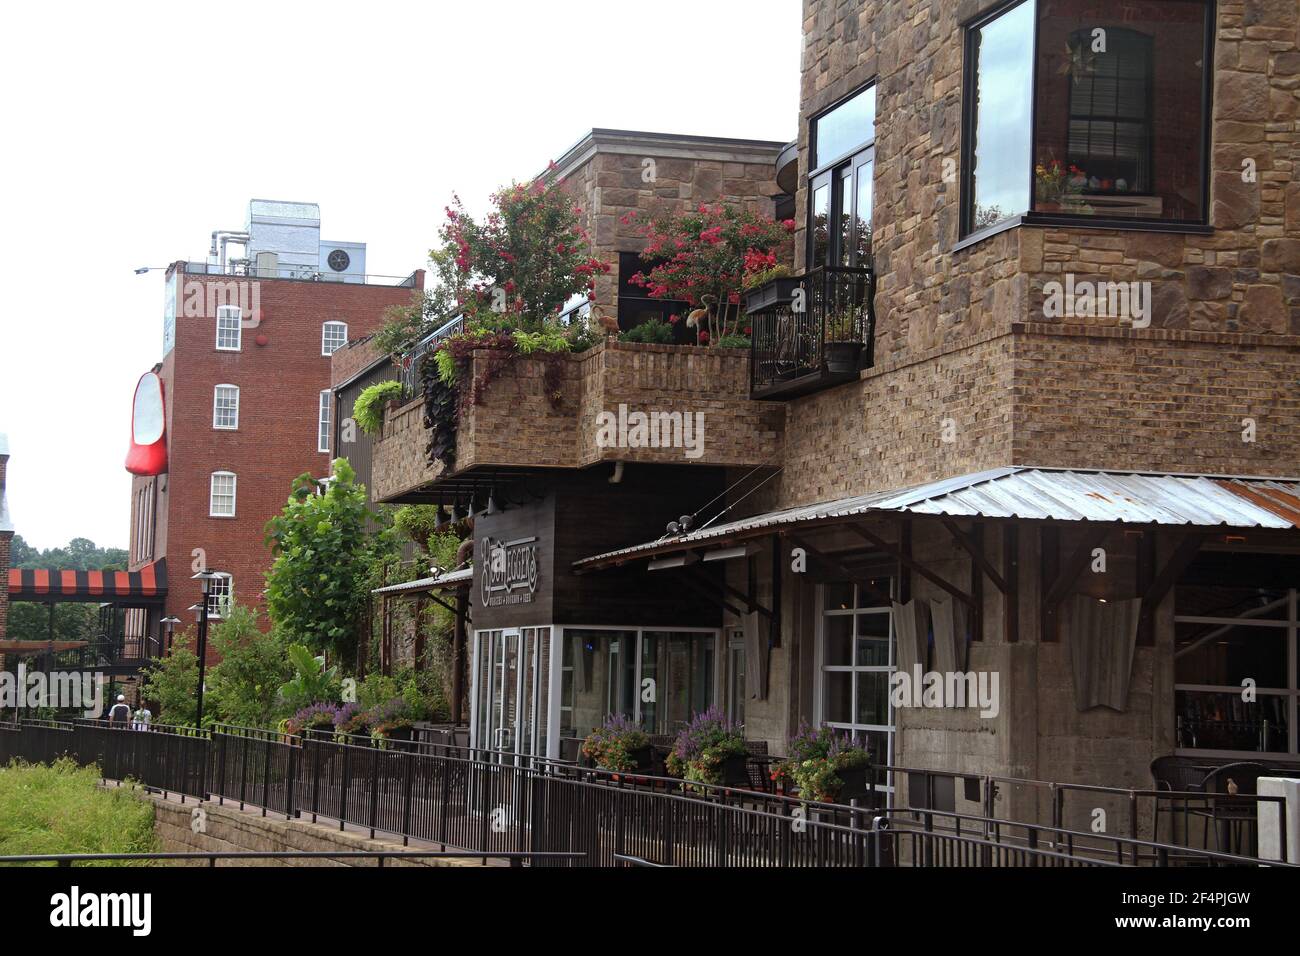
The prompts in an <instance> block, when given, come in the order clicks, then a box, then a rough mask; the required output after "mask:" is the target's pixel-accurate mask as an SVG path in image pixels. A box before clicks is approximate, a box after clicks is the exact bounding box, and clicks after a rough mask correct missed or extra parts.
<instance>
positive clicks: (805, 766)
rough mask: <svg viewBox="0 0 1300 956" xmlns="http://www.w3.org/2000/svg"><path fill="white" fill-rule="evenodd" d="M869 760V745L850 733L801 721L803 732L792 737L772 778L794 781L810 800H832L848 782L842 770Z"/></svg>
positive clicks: (850, 768)
mask: <svg viewBox="0 0 1300 956" xmlns="http://www.w3.org/2000/svg"><path fill="white" fill-rule="evenodd" d="M869 763H870V754H869V753H868V752H867V750H866V748H864V747H862V746H859V745H858V744H855V743H854V742H853V739H852V738H851V737H849V736H848V735H847V734H839V733H836V732H835V731H834V730H832V729H831V728H829V727H820V728H818V729H816V730H813V729H812V728H810V727H808V726H807V725H806V724H800V726H799V732H798V733H797V734H795V736H793V737H791V738H790V742H789V747H788V756H787V758H786V759H785V760H784V761H782V762H781V763H779V764H777V766H776V767H775V768H774V769H773V771H772V779H773V780H780V779H782V778H784V779H787V780H789V781H791V782H792V783H793V784H794V785H795V786H796V787H798V788H799V795H800V796H801V797H803V798H805V799H807V800H814V801H817V802H820V803H832V802H834V800H835V799H836V798H837V797H838V796H839V793H840V790H841V789H842V788H843V786H844V780H843V778H841V777H840V776H839V773H838V772H839V771H842V770H855V769H857V768H859V767H865V766H867V765H868V764H869Z"/></svg>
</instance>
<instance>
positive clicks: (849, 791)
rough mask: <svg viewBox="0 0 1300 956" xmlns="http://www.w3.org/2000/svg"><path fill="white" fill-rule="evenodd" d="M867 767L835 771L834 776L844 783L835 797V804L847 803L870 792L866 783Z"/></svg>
mask: <svg viewBox="0 0 1300 956" xmlns="http://www.w3.org/2000/svg"><path fill="white" fill-rule="evenodd" d="M869 769H870V768H869V767H854V768H853V769H851V770H837V771H835V776H837V777H839V778H840V779H841V780H843V781H844V786H842V787H840V791H839V793H837V794H836V795H835V802H836V803H848V802H850V801H851V800H854V799H856V798H858V797H864V796H866V795H867V794H868V793H870V792H871V787H870V786H869V784H868V781H867V771H868V770H869Z"/></svg>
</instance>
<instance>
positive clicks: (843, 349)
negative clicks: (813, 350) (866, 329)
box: [824, 342, 862, 373]
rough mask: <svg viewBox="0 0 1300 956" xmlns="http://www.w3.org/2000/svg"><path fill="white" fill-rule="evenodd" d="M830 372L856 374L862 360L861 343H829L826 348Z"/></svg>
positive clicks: (827, 366) (827, 365)
mask: <svg viewBox="0 0 1300 956" xmlns="http://www.w3.org/2000/svg"><path fill="white" fill-rule="evenodd" d="M824 349H825V356H826V370H827V371H828V372H836V373H841V372H856V371H857V370H858V363H859V362H860V361H861V360H862V343H861V342H827V343H826V345H825V346H824Z"/></svg>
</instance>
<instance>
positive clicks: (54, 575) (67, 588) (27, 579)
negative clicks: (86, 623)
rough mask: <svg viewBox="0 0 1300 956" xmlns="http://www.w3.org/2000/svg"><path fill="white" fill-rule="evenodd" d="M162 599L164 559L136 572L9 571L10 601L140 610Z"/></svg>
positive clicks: (165, 580) (164, 576)
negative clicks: (86, 603)
mask: <svg viewBox="0 0 1300 956" xmlns="http://www.w3.org/2000/svg"><path fill="white" fill-rule="evenodd" d="M166 596H167V562H166V559H159V560H157V561H154V562H153V563H151V564H146V565H145V566H144V567H142V568H141V569H140V570H138V571H61V570H57V569H44V568H37V569H32V568H10V569H9V600H10V601H39V602H41V603H43V604H44V603H49V602H53V603H55V604H58V603H64V602H75V601H95V602H101V603H112V604H123V605H137V606H140V605H152V604H161V603H162V601H163V598H165V597H166Z"/></svg>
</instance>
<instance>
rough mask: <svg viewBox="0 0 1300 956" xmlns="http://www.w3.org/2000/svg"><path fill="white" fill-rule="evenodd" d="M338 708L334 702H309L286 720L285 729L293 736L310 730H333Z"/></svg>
mask: <svg viewBox="0 0 1300 956" xmlns="http://www.w3.org/2000/svg"><path fill="white" fill-rule="evenodd" d="M337 717H338V708H337V707H335V706H334V705H333V704H327V703H323V702H318V703H315V704H308V705H307V706H306V707H304V708H302V710H300V711H298V712H297V713H296V714H294V715H293V716H292V717H290V718H289V719H288V720H287V721H285V725H284V731H285V733H287V734H291V735H293V736H298V735H301V734H302V733H303V732H304V731H308V730H333V729H334V723H335V720H336V719H337Z"/></svg>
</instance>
